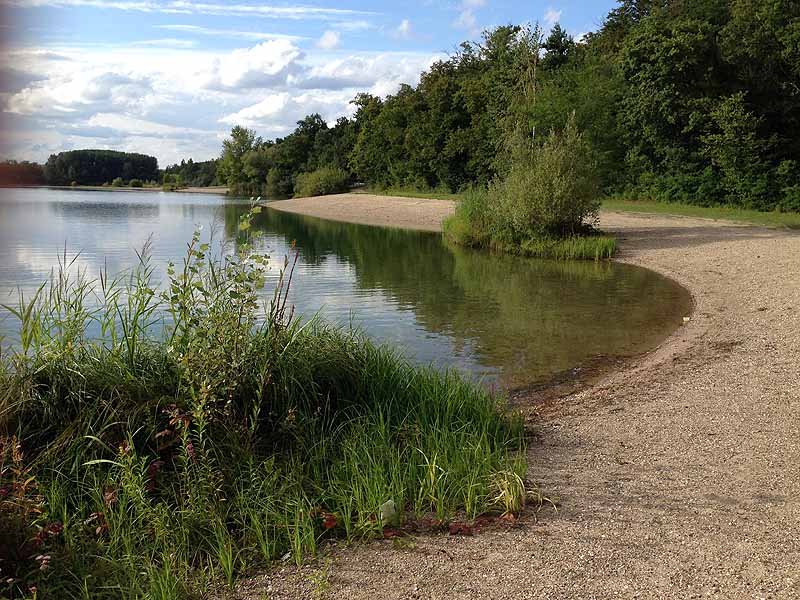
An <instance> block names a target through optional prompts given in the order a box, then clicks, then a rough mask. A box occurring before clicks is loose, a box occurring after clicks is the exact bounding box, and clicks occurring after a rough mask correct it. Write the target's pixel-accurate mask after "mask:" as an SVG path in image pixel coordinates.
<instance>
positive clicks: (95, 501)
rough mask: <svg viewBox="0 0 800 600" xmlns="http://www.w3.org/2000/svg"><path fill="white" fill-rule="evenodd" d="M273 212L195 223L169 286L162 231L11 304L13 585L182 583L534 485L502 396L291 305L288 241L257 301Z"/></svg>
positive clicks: (3, 508) (226, 580)
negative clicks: (154, 254) (226, 230)
mask: <svg viewBox="0 0 800 600" xmlns="http://www.w3.org/2000/svg"><path fill="white" fill-rule="evenodd" d="M259 210H260V209H259V208H257V207H256V208H254V209H253V210H252V211H251V212H250V213H248V214H247V215H245V216H243V217H242V219H241V221H240V222H239V231H240V236H239V240H238V242H239V243H238V244H237V247H236V249H235V250H232V249H230V248H223V249H222V250H221V251H216V250H214V249H213V247H212V244H211V243H204V242H203V241H201V236H200V234H199V232H198V233H196V234H195V235H194V237H193V238H192V240H191V241H190V243H189V245H188V248H187V253H186V256H185V258H184V260H183V262H182V263H181V264H178V265H171V266H170V268H169V269H168V272H167V279H166V282H165V284H164V285H163V286H161V287H159V286H157V285H156V280H157V278H156V276H155V269H154V267H153V266H152V265H151V263H150V261H149V259H148V251H147V250H148V249H147V248H145V249H144V250H143V251H142V252H141V253H140V254H139V264H138V267H137V268H135V269H133V270H132V271H131V272H127V273H123V274H118V275H116V276H114V275H112V274H110V273H107V272H104V273H102V275H101V276H100V278H99V279H97V280H93V279H90V278H88V277H87V276H86V274H85V273H82V272H77V273H76V272H74V267H75V265H73V264H71V263H70V262H69V261H67V260H66V257H65V258H64V260H62V262H61V268H60V269H59V271H58V272H57V273H56V274H55V275H54V277H53V278H52V279H51V280H50V281H49V282H47V283H46V284H44V285H42V287H40V288H39V290H38V292H37V293H36V294H35V295H34V296H33V297H28V298H25V297H20V299H19V302H18V303H17V304H16V305H15V306H12V307H7V308H9V310H11V311H12V313H13V314H14V315H15V316H16V318H17V319H18V320H19V324H20V334H19V339H18V340H17V342H16V344H15V346H14V347H13V348H12V349H10V350H8V349H7V351H6V352H5V353H4V354H3V357H2V369H0V438H1V439H2V443H0V525H2V531H3V536H4V537H3V539H2V542H3V544H2V545H3V547H4V548H8V549H9V551H10V552H13V555H12V554H10V553H6V552H5V551H4V552H3V553H0V569H2V580H3V582H4V584H3V585H5V586H7V587H6V591H7V593H8V595H9V596H11V597H33V596H35V595H36V594H40V597H59V598H71V597H92V598H186V597H191V596H194V595H198V593H199V592H198V591H199V590H206V589H207V588H208V587H209V586H212V587H213V586H223V587H230V586H234V585H235V584H236V580H237V578H238V577H239V576H240V575H242V574H244V573H250V572H252V571H254V570H255V569H258V568H262V567H264V566H266V565H268V564H269V562H270V561H273V560H275V559H277V558H285V559H291V560H294V561H297V562H300V561H302V560H303V559H304V557H306V556H308V555H311V554H314V553H315V552H316V550H317V548H318V546H319V544H320V543H323V542H324V540H325V539H326V538H330V537H346V538H351V539H359V538H362V537H371V536H381V535H382V534H383V528H384V527H385V526H389V525H397V524H398V523H402V522H403V521H405V520H407V519H413V518H415V517H418V516H422V515H426V514H429V513H432V514H435V515H436V517H437V518H438V519H442V521H443V522H446V521H447V519H449V518H452V517H453V516H454V515H456V514H461V513H466V516H467V517H468V518H472V517H475V516H476V515H479V514H481V513H484V512H487V511H496V512H498V513H502V512H505V511H517V510H519V509H520V507H521V506H522V504H523V503H524V501H525V487H524V485H522V484H521V482H522V481H523V478H524V476H525V464H524V460H523V459H522V458H521V456H522V454H520V452H519V451H520V450H521V449H522V446H523V439H522V427H521V422H520V419H519V418H518V417H516V416H514V415H513V414H511V413H509V412H508V411H507V410H506V409H505V407H504V405H503V401H502V399H500V398H497V397H495V396H493V395H491V394H489V393H488V392H487V391H485V390H483V389H482V388H479V387H476V386H475V385H473V384H471V383H469V382H467V381H465V380H463V379H462V378H461V377H459V376H458V375H457V374H455V373H441V372H437V371H435V370H433V369H430V368H427V369H416V368H413V367H412V366H410V365H409V364H408V363H407V362H406V361H405V360H404V359H402V358H401V357H400V356H399V355H398V354H397V353H396V352H394V351H393V350H391V349H389V348H386V347H381V346H376V345H374V344H373V343H371V342H370V341H369V340H367V339H365V338H364V337H363V336H362V335H361V334H360V333H359V332H358V331H353V330H350V329H342V328H339V327H335V326H332V325H329V324H326V323H324V322H322V321H320V320H319V319H311V320H307V321H301V320H299V319H297V318H295V316H294V314H293V311H292V307H291V305H290V304H289V302H288V293H289V289H290V287H291V282H292V277H293V266H294V262H295V260H294V258H293V257H289V258H287V259H285V260H284V261H283V263H282V264H281V267H280V274H279V276H278V278H279V283H278V285H277V286H276V288H275V292H274V295H273V297H272V300H271V302H269V303H267V305H266V306H262V305H261V303H260V301H259V293H258V292H259V290H260V289H261V288H263V287H264V285H265V284H266V277H267V274H268V270H269V269H270V268H271V264H270V262H269V258H268V257H267V256H265V255H263V254H261V253H259V252H258V251H257V248H258V243H257V239H256V234H255V233H253V232H252V229H253V228H252V227H251V223H252V219H253V217H254V215H255V214H257V213H258V212H259ZM97 331H99V334H98V335H95V334H94V333H93V332H97ZM387 506H392V507H395V510H394V511H389V510H388V509H387V508H386V507H387ZM34 590H36V591H34Z"/></svg>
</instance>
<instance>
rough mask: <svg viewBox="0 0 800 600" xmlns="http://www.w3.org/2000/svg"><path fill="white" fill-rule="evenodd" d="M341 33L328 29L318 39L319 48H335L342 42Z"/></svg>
mask: <svg viewBox="0 0 800 600" xmlns="http://www.w3.org/2000/svg"><path fill="white" fill-rule="evenodd" d="M341 38H342V36H341V34H340V33H339V32H338V31H326V32H325V33H323V34H322V37H321V38H319V40H318V41H317V48H321V49H322V50H334V49H336V48H338V47H339V44H340V43H341Z"/></svg>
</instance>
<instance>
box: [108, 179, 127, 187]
mask: <svg viewBox="0 0 800 600" xmlns="http://www.w3.org/2000/svg"><path fill="white" fill-rule="evenodd" d="M111 185H112V186H113V187H122V186H123V185H125V182H124V181H122V177H115V178H114V181H112V182H111Z"/></svg>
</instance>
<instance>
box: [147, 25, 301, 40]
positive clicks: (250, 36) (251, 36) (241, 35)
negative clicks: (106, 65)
mask: <svg viewBox="0 0 800 600" xmlns="http://www.w3.org/2000/svg"><path fill="white" fill-rule="evenodd" d="M154 27H155V28H156V29H166V30H167V31H177V32H181V33H187V34H195V35H207V36H217V37H225V38H232V39H240V40H255V41H258V40H289V41H292V42H297V41H300V40H305V39H308V38H304V37H302V36H299V35H288V34H285V33H267V32H261V31H240V30H237V29H212V28H208V27H200V26H198V25H154Z"/></svg>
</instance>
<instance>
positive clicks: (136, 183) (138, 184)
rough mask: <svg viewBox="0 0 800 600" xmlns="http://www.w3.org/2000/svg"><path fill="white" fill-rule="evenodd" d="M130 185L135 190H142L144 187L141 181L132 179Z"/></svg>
mask: <svg viewBox="0 0 800 600" xmlns="http://www.w3.org/2000/svg"><path fill="white" fill-rule="evenodd" d="M128 185H129V186H130V187H133V188H140V187H143V186H144V184H143V183H142V180H141V179H131V180H130V182H128Z"/></svg>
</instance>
